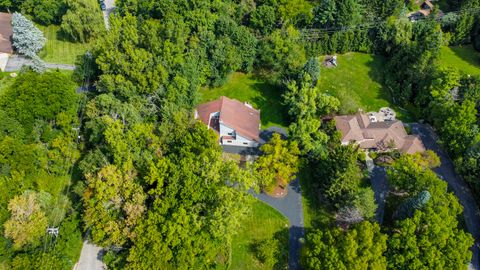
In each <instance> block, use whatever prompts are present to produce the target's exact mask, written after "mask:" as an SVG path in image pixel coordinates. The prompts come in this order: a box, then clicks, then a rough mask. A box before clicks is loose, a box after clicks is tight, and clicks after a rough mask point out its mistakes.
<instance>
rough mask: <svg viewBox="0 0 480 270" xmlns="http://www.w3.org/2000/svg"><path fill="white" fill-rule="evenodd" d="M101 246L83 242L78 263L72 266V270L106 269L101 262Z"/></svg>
mask: <svg viewBox="0 0 480 270" xmlns="http://www.w3.org/2000/svg"><path fill="white" fill-rule="evenodd" d="M102 256H103V254H102V252H101V248H100V247H97V246H95V245H93V244H91V243H89V242H88V241H85V242H83V247H82V252H81V253H80V259H79V260H78V263H77V264H76V265H75V266H74V267H73V270H103V269H107V267H106V266H105V264H103V262H102Z"/></svg>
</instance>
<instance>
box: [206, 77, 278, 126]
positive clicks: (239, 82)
mask: <svg viewBox="0 0 480 270" xmlns="http://www.w3.org/2000/svg"><path fill="white" fill-rule="evenodd" d="M220 96H226V97H229V98H234V99H237V100H239V101H242V102H245V101H246V102H249V103H250V104H252V105H253V107H254V108H255V109H257V110H258V109H260V117H261V122H262V129H263V128H268V127H270V126H280V127H286V126H287V125H288V123H287V113H286V108H285V107H284V106H283V105H282V90H281V89H279V88H277V87H275V86H273V85H271V84H269V83H267V82H265V81H264V80H262V79H259V78H257V77H256V76H255V75H253V74H244V73H240V72H235V73H233V74H232V75H231V76H230V78H229V79H228V81H227V82H226V83H225V84H224V85H223V86H221V87H217V88H205V89H202V90H201V91H200V103H204V102H208V101H212V100H215V99H217V98H219V97H220Z"/></svg>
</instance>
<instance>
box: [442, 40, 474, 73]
mask: <svg viewBox="0 0 480 270" xmlns="http://www.w3.org/2000/svg"><path fill="white" fill-rule="evenodd" d="M438 64H439V65H440V66H442V67H454V68H457V69H459V70H460V71H461V72H462V73H464V74H469V75H477V76H480V52H477V51H476V50H475V49H474V48H473V47H472V45H468V46H462V47H459V46H458V47H447V46H443V47H442V49H441V51H440V57H439V60H438Z"/></svg>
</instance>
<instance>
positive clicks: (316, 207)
mask: <svg viewBox="0 0 480 270" xmlns="http://www.w3.org/2000/svg"><path fill="white" fill-rule="evenodd" d="M299 178H300V184H301V187H302V195H303V198H304V201H303V203H304V204H305V205H304V216H305V218H309V219H310V222H309V223H310V224H306V226H305V227H306V228H305V230H306V233H308V231H309V230H311V229H312V228H328V227H330V226H331V225H333V224H334V220H333V217H332V215H331V213H332V212H333V211H334V207H333V206H331V205H330V204H329V203H328V202H327V201H326V200H325V198H323V197H322V195H321V193H320V183H319V182H320V181H319V180H318V179H315V178H314V177H313V172H312V168H309V167H308V166H305V167H303V168H302V169H301V171H300V173H299ZM305 210H306V211H305Z"/></svg>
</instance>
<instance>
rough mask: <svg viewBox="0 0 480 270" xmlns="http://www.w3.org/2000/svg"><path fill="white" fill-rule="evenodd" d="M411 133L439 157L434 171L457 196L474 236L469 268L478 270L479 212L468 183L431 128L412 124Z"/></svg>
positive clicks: (479, 269) (479, 268)
mask: <svg viewBox="0 0 480 270" xmlns="http://www.w3.org/2000/svg"><path fill="white" fill-rule="evenodd" d="M412 130H413V133H415V134H417V135H419V136H420V137H421V138H422V141H423V144H424V145H425V147H426V148H427V149H430V150H433V151H435V153H437V155H438V156H439V157H440V160H441V162H442V165H441V166H440V167H439V168H436V169H435V170H434V171H435V172H436V173H437V174H438V175H440V176H441V177H442V179H444V180H445V181H447V182H448V185H449V187H450V188H451V189H452V190H453V193H454V194H455V195H456V196H457V197H458V199H459V201H460V203H461V204H462V206H463V216H464V218H465V223H466V225H467V229H468V231H469V232H470V233H471V234H472V235H473V237H474V238H475V245H474V247H473V258H472V263H471V265H470V266H469V269H477V270H480V265H479V244H480V212H479V209H478V205H477V203H476V201H475V199H474V197H473V195H472V192H471V191H470V188H469V187H468V185H467V184H466V183H465V182H464V181H463V180H462V179H461V178H460V177H459V176H458V175H457V173H456V172H455V169H454V167H453V163H452V161H451V159H450V157H449V156H448V155H447V154H446V152H445V151H443V149H442V148H441V147H440V145H439V144H438V143H437V139H436V138H437V137H436V135H435V133H434V132H433V130H432V128H431V127H430V126H428V125H424V124H416V123H415V124H412Z"/></svg>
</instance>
